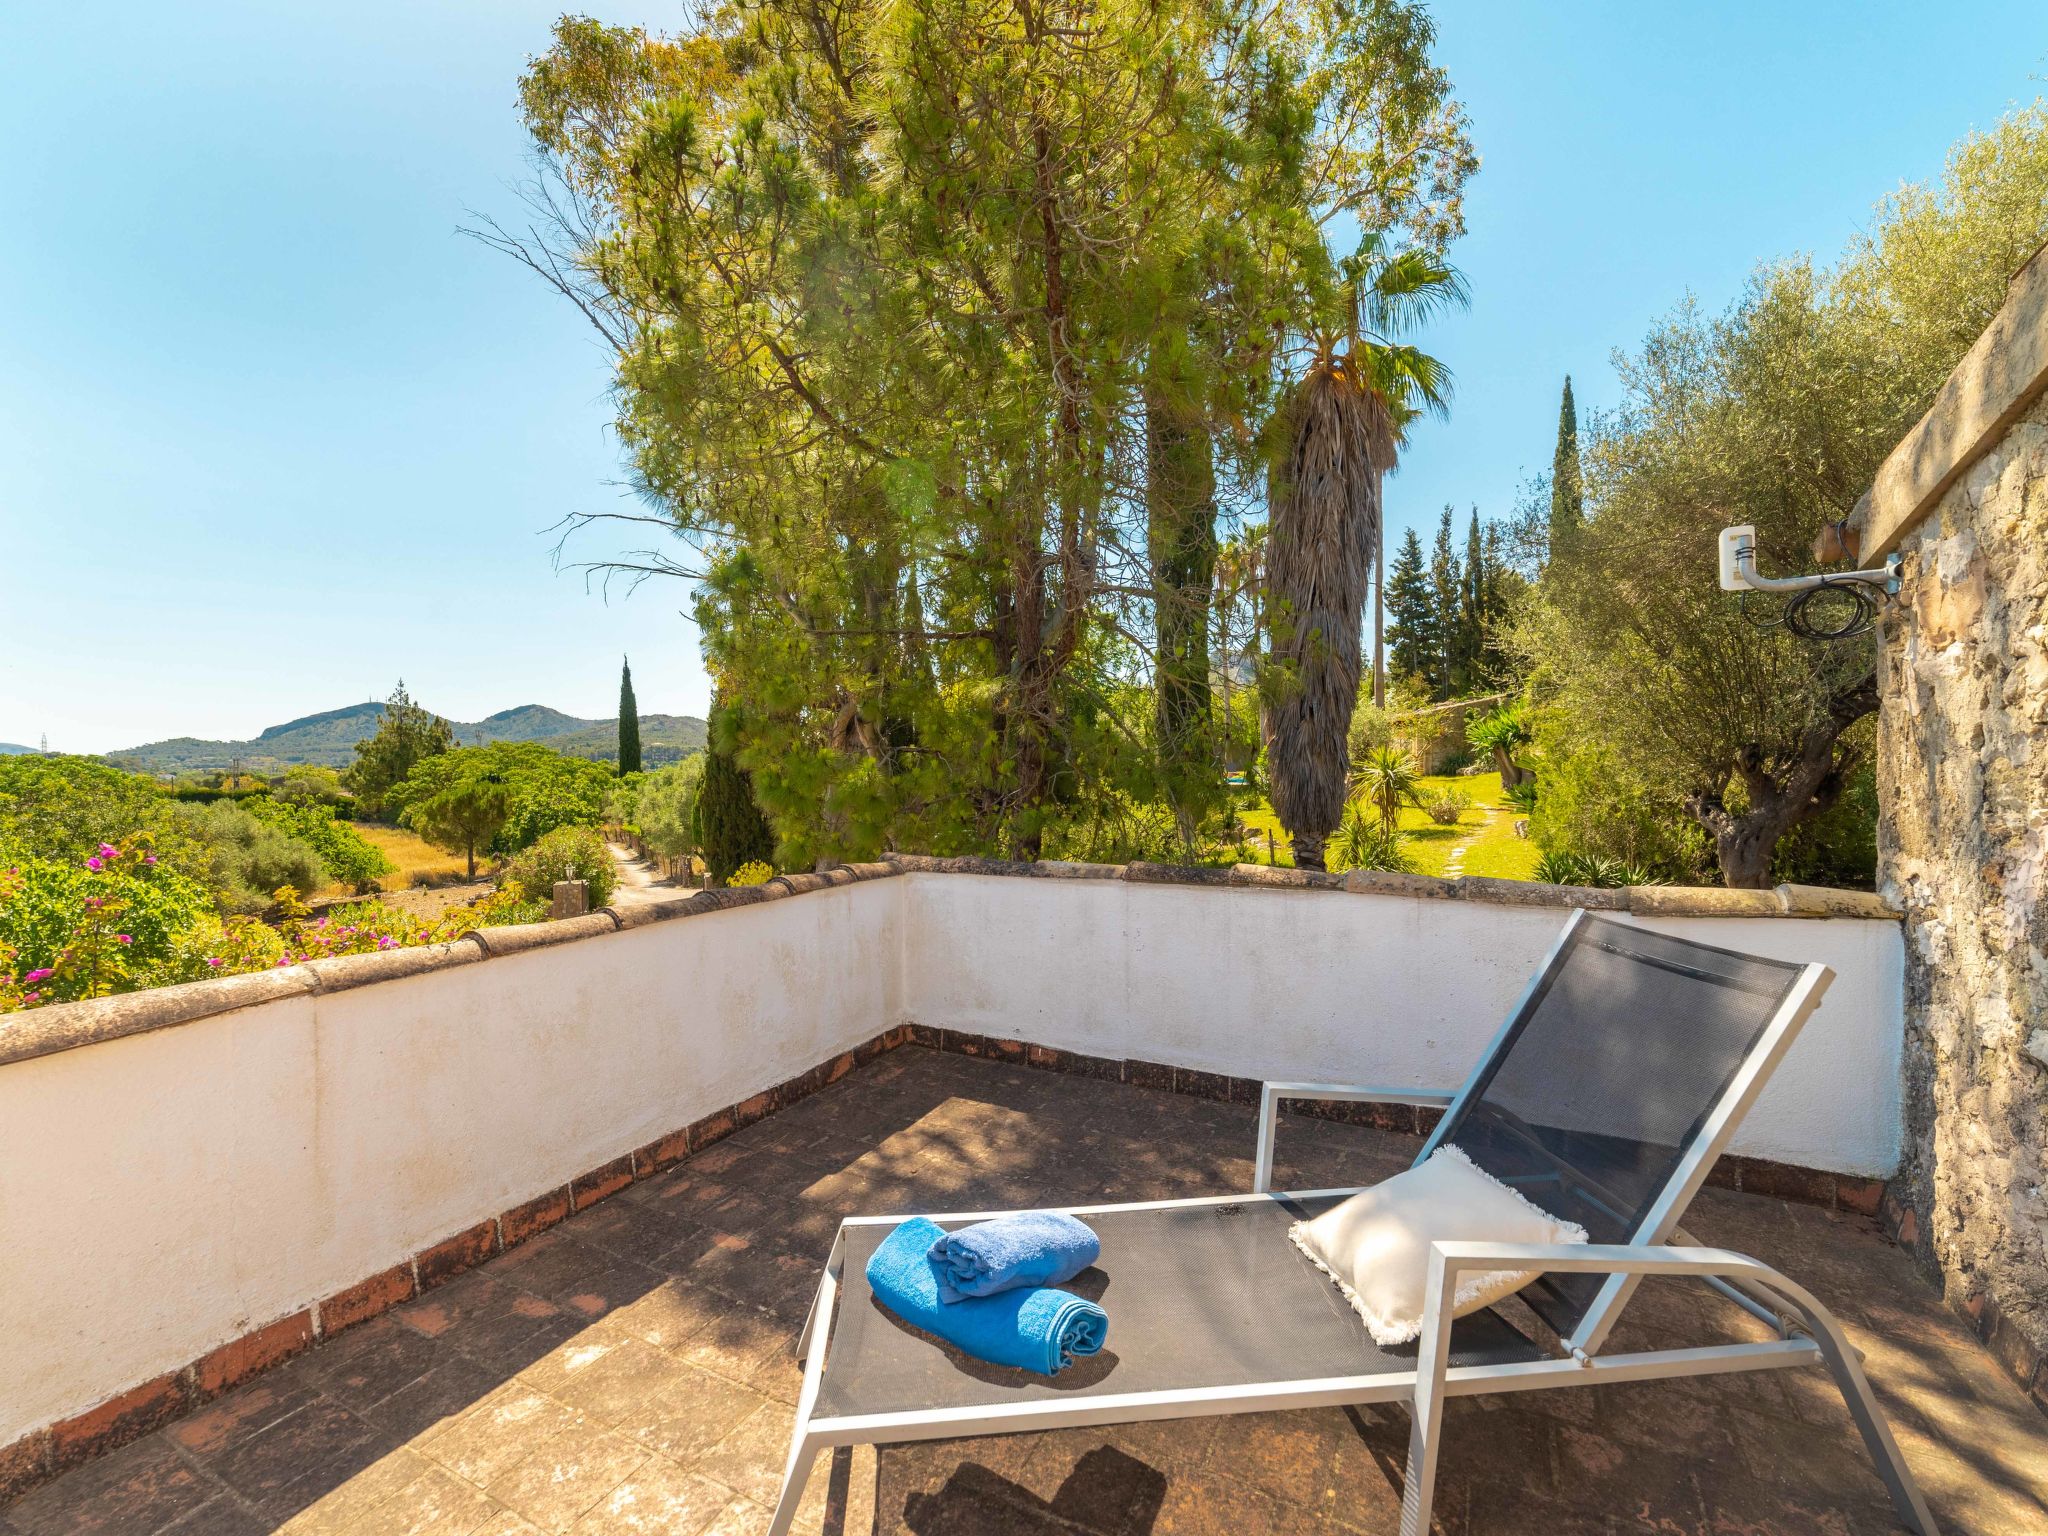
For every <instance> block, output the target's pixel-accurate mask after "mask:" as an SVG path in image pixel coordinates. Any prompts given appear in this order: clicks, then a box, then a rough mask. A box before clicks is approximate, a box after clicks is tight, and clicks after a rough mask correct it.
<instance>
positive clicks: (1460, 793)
mask: <svg viewBox="0 0 2048 1536" xmlns="http://www.w3.org/2000/svg"><path fill="white" fill-rule="evenodd" d="M1422 809H1423V810H1424V811H1425V812H1426V813H1427V814H1428V816H1429V819H1430V820H1431V821H1433V822H1435V823H1436V824H1437V825H1438V826H1440V827H1455V826H1456V825H1457V824H1458V821H1459V818H1461V817H1462V816H1463V815H1464V814H1465V813H1466V812H1467V811H1469V810H1470V809H1472V797H1471V795H1469V794H1467V793H1466V792H1465V791H1464V790H1462V789H1444V790H1439V791H1438V792H1437V793H1436V794H1434V795H1432V796H1431V797H1430V798H1429V799H1427V800H1425V801H1424V802H1423V803H1422Z"/></svg>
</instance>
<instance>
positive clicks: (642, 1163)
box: [633, 1126, 690, 1179]
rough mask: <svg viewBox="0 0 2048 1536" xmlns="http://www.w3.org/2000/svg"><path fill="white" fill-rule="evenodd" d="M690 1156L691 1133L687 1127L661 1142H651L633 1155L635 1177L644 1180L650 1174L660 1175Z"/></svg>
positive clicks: (665, 1137) (670, 1134) (667, 1136)
mask: <svg viewBox="0 0 2048 1536" xmlns="http://www.w3.org/2000/svg"><path fill="white" fill-rule="evenodd" d="M689 1155H690V1131H689V1127H688V1126H685V1127H684V1128H683V1129H682V1130H680V1131H672V1132H670V1133H669V1134H668V1135H666V1136H664V1137H662V1138H661V1139H660V1140H659V1141H650V1142H649V1143H647V1145H646V1146H644V1147H642V1148H640V1150H639V1151H637V1152H635V1153H634V1154H633V1177H634V1178H636V1179H644V1178H646V1177H647V1176H648V1175H649V1174H655V1173H660V1172H662V1171H663V1170H664V1169H667V1168H673V1167H675V1165H676V1164H677V1163H680V1162H681V1161H683V1159H684V1158H686V1157H688V1156H689Z"/></svg>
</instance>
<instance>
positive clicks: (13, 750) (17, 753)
mask: <svg viewBox="0 0 2048 1536" xmlns="http://www.w3.org/2000/svg"><path fill="white" fill-rule="evenodd" d="M33 751H35V748H34V747H21V746H16V745H15V744H14V743H13V742H11V741H0V757H25V756H27V755H28V754H29V753H31V752H33Z"/></svg>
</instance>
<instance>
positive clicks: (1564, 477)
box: [1550, 374, 1586, 549]
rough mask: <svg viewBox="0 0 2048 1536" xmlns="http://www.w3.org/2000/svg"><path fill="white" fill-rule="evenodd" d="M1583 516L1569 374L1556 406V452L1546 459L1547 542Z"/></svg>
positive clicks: (1568, 531)
mask: <svg viewBox="0 0 2048 1536" xmlns="http://www.w3.org/2000/svg"><path fill="white" fill-rule="evenodd" d="M1585 519H1586V492H1585V484H1584V482H1583V480H1582V479H1581V478H1580V475H1579V408H1578V407H1577V406H1576V405H1574V404H1573V403H1572V380H1571V375H1570V374H1566V375H1565V380H1564V399H1563V400H1562V401H1560V402H1559V403H1558V407H1557V452H1556V453H1555V454H1554V455H1553V456H1552V457H1551V461H1550V544H1551V547H1552V548H1553V549H1555V548H1556V547H1557V546H1558V544H1559V543H1560V542H1561V541H1562V540H1564V539H1566V538H1568V537H1570V536H1571V532H1572V530H1573V529H1575V528H1577V527H1578V526H1579V524H1580V523H1582V522H1584V521H1585Z"/></svg>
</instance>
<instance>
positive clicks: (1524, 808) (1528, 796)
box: [1507, 779, 1536, 816]
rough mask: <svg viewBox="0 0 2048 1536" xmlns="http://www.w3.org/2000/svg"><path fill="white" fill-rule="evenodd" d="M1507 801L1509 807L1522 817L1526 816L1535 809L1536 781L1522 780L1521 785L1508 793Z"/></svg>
mask: <svg viewBox="0 0 2048 1536" xmlns="http://www.w3.org/2000/svg"><path fill="white" fill-rule="evenodd" d="M1507 800H1508V804H1509V805H1511V806H1513V807H1514V808H1515V809H1516V810H1518V811H1520V812H1521V813H1522V814H1523V815H1524V816H1526V815H1528V814H1529V813H1530V812H1531V811H1533V810H1535V809H1536V781H1535V780H1534V779H1524V780H1522V782H1521V783H1519V784H1517V785H1515V786H1514V788H1512V789H1510V790H1509V791H1508V794H1507Z"/></svg>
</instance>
